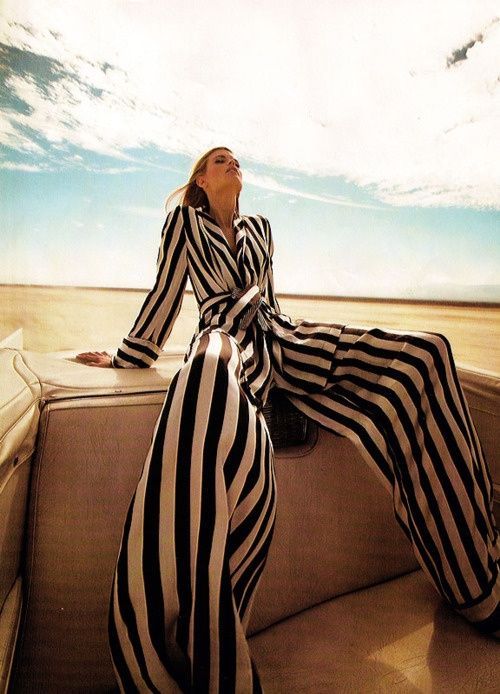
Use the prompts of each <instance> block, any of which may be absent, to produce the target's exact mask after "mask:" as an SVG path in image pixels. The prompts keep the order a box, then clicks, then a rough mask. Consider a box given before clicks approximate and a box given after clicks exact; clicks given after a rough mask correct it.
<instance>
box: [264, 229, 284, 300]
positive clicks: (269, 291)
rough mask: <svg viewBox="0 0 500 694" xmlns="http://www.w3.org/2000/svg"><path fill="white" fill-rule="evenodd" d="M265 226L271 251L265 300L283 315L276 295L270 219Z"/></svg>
mask: <svg viewBox="0 0 500 694" xmlns="http://www.w3.org/2000/svg"><path fill="white" fill-rule="evenodd" d="M264 224H265V229H266V235H267V246H268V251H269V266H268V269H267V277H266V283H265V287H264V292H265V298H266V301H267V303H268V304H269V306H270V307H271V308H272V309H274V310H275V311H276V313H281V309H280V306H279V303H278V300H277V299H276V295H275V293H274V275H273V253H274V243H273V236H272V233H271V225H270V223H269V220H268V219H265V218H264Z"/></svg>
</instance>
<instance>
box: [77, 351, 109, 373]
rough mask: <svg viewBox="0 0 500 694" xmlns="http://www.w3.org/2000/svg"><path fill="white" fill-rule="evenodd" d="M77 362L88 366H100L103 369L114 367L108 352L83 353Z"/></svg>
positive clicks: (79, 355)
mask: <svg viewBox="0 0 500 694" xmlns="http://www.w3.org/2000/svg"><path fill="white" fill-rule="evenodd" d="M76 360H77V361H80V362H82V364H87V366H100V367H101V368H103V369H105V368H109V367H112V366H113V362H112V361H111V356H110V355H109V354H108V353H107V352H82V353H81V354H77V355H76Z"/></svg>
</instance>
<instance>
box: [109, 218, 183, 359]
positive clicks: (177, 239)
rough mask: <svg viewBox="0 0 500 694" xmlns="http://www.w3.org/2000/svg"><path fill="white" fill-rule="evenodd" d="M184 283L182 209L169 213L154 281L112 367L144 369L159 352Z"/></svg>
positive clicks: (180, 301) (180, 298) (169, 327)
mask: <svg viewBox="0 0 500 694" xmlns="http://www.w3.org/2000/svg"><path fill="white" fill-rule="evenodd" d="M186 281H187V256H186V243H185V233H184V223H183V215H182V208H181V207H180V206H177V207H176V208H175V209H174V210H172V211H171V212H169V213H168V215H167V218H166V221H165V224H164V225H163V229H162V238H161V244H160V249H159V251H158V260H157V269H156V281H155V284H154V287H153V288H152V289H151V291H150V292H149V293H148V295H147V297H146V299H145V301H144V304H143V305H142V308H141V310H140V312H139V315H138V316H137V319H136V321H135V323H134V325H133V327H132V330H131V331H130V333H129V334H128V336H127V337H126V338H125V339H124V340H123V342H122V344H121V346H120V348H119V349H118V351H117V354H116V356H115V357H113V366H115V367H119V368H147V367H149V366H151V365H152V364H153V363H154V362H155V361H156V359H157V358H158V356H159V355H160V353H161V350H162V347H163V345H164V344H165V342H166V341H167V338H168V336H169V335H170V332H171V330H172V328H173V325H174V322H175V319H176V318H177V316H178V314H179V311H180V309H181V304H182V298H183V296H184V289H185V287H186Z"/></svg>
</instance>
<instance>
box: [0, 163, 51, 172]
mask: <svg viewBox="0 0 500 694" xmlns="http://www.w3.org/2000/svg"><path fill="white" fill-rule="evenodd" d="M0 169H8V170H9V171H26V172H27V173H38V172H40V171H50V170H51V169H50V168H49V167H48V166H46V165H44V164H22V163H19V162H15V161H2V162H0Z"/></svg>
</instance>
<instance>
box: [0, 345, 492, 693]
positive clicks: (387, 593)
mask: <svg viewBox="0 0 500 694" xmlns="http://www.w3.org/2000/svg"><path fill="white" fill-rule="evenodd" d="M0 354H1V355H2V358H3V359H4V362H3V363H4V365H5V368H6V369H7V371H9V370H13V371H15V372H16V373H22V374H23V379H22V380H23V381H24V383H25V384H28V383H29V386H26V387H28V390H30V393H31V395H30V397H31V400H30V402H31V404H33V403H37V402H38V400H39V399H40V398H41V414H40V421H39V423H38V430H39V436H38V442H37V447H36V457H35V460H34V462H33V465H32V477H31V498H30V514H29V523H28V535H27V553H26V557H27V561H26V567H25V571H24V574H25V575H24V579H23V580H24V587H23V594H24V616H23V621H22V624H21V630H20V631H21V635H20V639H19V641H18V646H17V658H16V670H15V675H14V677H13V684H12V690H13V691H15V692H39V691H43V692H62V691H64V692H66V691H82V692H104V691H107V690H109V689H110V688H111V687H112V686H113V684H114V679H113V673H112V669H111V664H110V660H109V656H108V650H107V633H106V616H107V607H108V598H109V591H110V582H111V577H112V573H113V568H114V562H115V558H116V554H117V551H118V545H119V541H120V534H121V528H122V525H123V521H124V516H125V513H126V509H127V506H128V503H129V499H130V496H131V494H132V491H133V489H134V487H135V484H136V482H137V479H138V477H139V475H140V472H141V468H142V463H143V460H144V458H145V455H146V451H147V448H148V446H149V443H150V440H151V435H152V430H153V426H154V422H155V420H156V417H157V415H158V413H159V410H160V407H161V404H162V402H163V400H164V397H165V392H166V389H167V387H168V383H169V381H170V378H171V375H172V373H173V372H174V371H175V369H176V368H177V367H178V365H179V363H180V357H179V355H177V356H168V355H166V356H165V357H162V358H161V359H160V360H159V363H158V368H157V369H151V370H141V371H138V370H126V371H125V370H106V369H91V368H89V367H85V366H83V365H81V364H77V363H75V362H73V361H70V360H63V359H61V358H53V357H50V356H47V355H37V354H30V353H27V352H22V353H20V352H17V351H15V350H5V352H4V353H2V352H0ZM9 378H11V380H12V383H13V385H12V387H11V388H12V392H13V393H14V392H17V391H16V388H17V390H18V391H22V392H24V390H25V387H24V386H23V388H21V386H20V385H19V383H20V381H19V382H18V381H17V380H16V378H15V377H14V376H12V375H11V376H9ZM467 379H468V380H467ZM10 382H11V381H9V383H10ZM464 382H466V383H467V384H468V385H467V388H468V390H469V392H470V393H471V395H472V396H473V397H472V401H471V404H472V413H473V416H474V418H475V419H476V422H477V424H478V428H479V429H480V430H481V429H484V431H481V434H482V435H483V436H486V448H487V450H488V452H489V453H490V454H491V455H492V456H493V466H494V469H495V474H496V475H498V471H499V470H500V466H499V465H498V450H499V447H498V436H499V433H498V426H497V423H498V417H499V412H498V399H499V394H498V383H499V381H498V379H497V378H495V377H493V376H488V377H487V376H485V375H479V376H478V375H477V374H474V373H472V372H471V373H467V374H465V375H464ZM483 386H484V390H481V388H482V387H483ZM9 387H10V386H9ZM7 400H8V398H7ZM28 400H29V398H28V397H26V403H27V404H26V407H25V408H24V409H25V410H27V411H31V410H30V407H31V405H28ZM35 409H36V408H35ZM23 412H24V410H23V408H22V407H19V408H18V410H16V411H15V416H14V415H12V417H11V415H10V411H9V415H8V416H9V417H11V418H13V419H16V418H17V419H16V421H18V420H20V419H22V413H23ZM478 417H479V419H480V421H478V420H477V418H478ZM483 418H484V419H483ZM2 421H3V420H2ZM5 421H6V420H5ZM33 421H34V422H35V424H36V417H34V419H33ZM495 422H496V423H495ZM30 426H31V427H32V426H33V424H32V425H30ZM7 429H8V430H9V431H10V428H9V426H6V430H7ZM2 431H3V430H2ZM23 431H24V430H23ZM27 431H29V432H30V434H29V436H27V435H23V436H24V438H23V436H21V435H20V438H19V441H18V447H19V449H21V448H22V447H23V446H24V449H25V450H28V449H29V446H27V444H26V443H24V442H25V441H26V440H27V439H28V438H29V437H30V436H31V445H33V440H32V439H33V435H32V429H31V428H30V427H28V428H27ZM495 432H496V433H495ZM495 437H496V439H495ZM21 438H22V441H21ZM15 448H16V445H14V446H13V447H12V450H14V449H15ZM491 455H490V463H491ZM25 468H26V470H27V469H28V465H25ZM276 474H277V480H278V515H277V523H276V530H275V535H274V539H273V543H272V546H271V550H270V554H269V559H268V563H267V566H266V570H265V572H264V577H263V580H262V583H261V586H260V589H259V591H258V594H257V598H256V601H255V605H254V612H253V617H252V621H251V628H250V631H251V633H255V632H256V631H259V630H264V631H260V633H258V634H257V635H256V636H254V637H253V638H252V644H254V645H255V652H256V654H257V660H258V663H259V666H260V667H261V669H262V671H263V678H264V682H265V683H268V684H269V691H276V692H278V691H280V692H285V691H286V692H288V691H290V692H292V691H297V692H299V691H303V692H311V691H325V692H326V691H342V690H343V691H353V689H350V688H349V687H346V688H345V689H342V687H343V685H342V684H341V680H342V676H343V675H342V672H344V670H345V672H346V673H347V671H348V670H349V669H350V670H351V671H352V673H354V672H355V671H356V670H357V668H364V669H363V673H364V674H362V675H361V674H360V677H362V680H360V681H363V682H364V681H365V680H366V682H367V683H368V682H370V681H371V682H372V683H376V682H379V680H380V677H379V676H380V673H381V672H386V670H383V668H381V666H380V663H379V661H378V660H377V661H376V666H373V663H372V662H371V660H370V659H369V658H368V655H369V654H368V653H365V656H366V657H365V656H364V658H365V660H363V659H361V658H360V657H359V654H360V653H361V652H362V651H363V649H365V650H366V649H373V651H374V652H375V651H377V649H379V650H380V652H381V653H382V656H380V657H381V658H384V657H385V654H386V651H387V649H389V651H390V652H391V654H392V655H391V658H393V660H390V661H387V662H388V663H389V665H388V668H389V669H391V668H392V669H391V670H390V671H391V672H392V671H393V670H394V668H395V667H396V666H395V663H396V661H397V659H398V657H399V656H398V652H397V650H398V645H397V644H398V643H399V640H400V639H401V638H403V637H404V638H405V639H410V640H409V641H408V644H409V646H408V648H410V647H412V646H411V644H412V643H413V641H412V640H411V639H412V638H413V637H411V635H412V634H413V632H414V631H416V630H417V627H418V629H420V628H423V627H424V625H425V629H426V631H425V634H424V635H423V637H422V639H421V638H420V637H419V636H418V634H417V636H415V639H416V641H415V643H417V642H418V643H419V644H420V646H419V648H421V652H422V653H424V652H425V653H427V652H428V649H429V648H430V645H429V639H430V636H429V634H430V630H431V626H429V625H431V624H432V617H433V611H434V610H435V609H436V605H437V604H438V602H436V601H437V600H438V599H437V596H436V597H433V596H432V592H431V594H430V595H431V596H432V597H429V590H430V591H432V589H428V588H427V587H426V586H425V587H423V588H422V586H421V578H420V572H418V573H417V574H412V576H413V578H411V581H417V583H416V584H415V585H416V586H417V588H415V589H414V584H413V583H412V582H410V583H405V581H408V580H410V578H409V577H406V578H403V579H395V580H393V581H390V582H389V583H384V584H383V586H378V587H377V588H370V589H368V590H367V591H365V592H363V593H351V594H350V595H349V596H346V597H344V598H340V599H339V598H338V597H336V596H340V595H342V594H345V593H349V592H350V591H354V590H356V589H359V588H363V587H366V586H370V585H373V584H377V583H380V582H383V581H386V580H387V579H391V578H392V577H395V576H398V575H401V574H404V573H405V572H408V571H410V570H413V569H414V568H415V566H416V562H415V560H414V558H413V556H412V555H411V553H410V551H409V548H408V546H407V543H406V539H405V538H404V536H403V534H402V532H401V530H400V529H399V527H398V526H397V524H396V523H395V521H394V518H393V514H392V509H391V503H390V498H389V495H388V494H387V493H386V491H385V490H384V489H383V488H382V486H381V485H380V484H379V483H378V481H377V479H376V477H375V475H374V474H373V473H372V472H371V471H370V470H369V468H368V467H367V466H366V465H365V464H364V463H363V462H362V461H361V459H360V457H359V455H358V454H357V452H356V450H355V449H354V447H353V446H352V444H350V443H349V442H348V441H347V440H346V439H343V438H340V437H336V436H333V435H332V434H329V433H327V432H325V431H324V430H318V429H317V428H316V427H314V426H313V427H311V431H310V438H309V440H308V441H307V442H306V444H304V445H302V446H300V447H296V448H293V449H292V448H291V449H282V450H278V451H277V454H276ZM498 481H499V480H498V476H497V482H498ZM23 484H24V488H25V487H26V485H27V477H26V479H24V478H23ZM497 491H498V490H497ZM2 494H3V492H2ZM21 496H22V494H21ZM10 497H11V498H13V497H16V494H10ZM0 500H1V499H0ZM19 508H21V509H22V508H23V506H22V504H19ZM18 513H19V512H18ZM21 516H22V513H21ZM14 522H15V523H16V524H17V526H18V529H17V531H15V532H17V534H18V535H19V532H20V531H22V523H21V517H18V518H17V519H15V520H14ZM16 542H17V543H18V541H16ZM2 543H3V544H2V548H1V550H2V553H3V552H4V547H5V546H7V545H6V544H5V540H2ZM2 556H3V554H2ZM16 566H17V565H16ZM14 578H15V576H14ZM11 579H12V584H11V586H12V585H13V582H14V579H13V578H12V571H11V574H10V578H9V581H10V580H11ZM16 585H18V584H16ZM405 586H410V587H409V588H408V589H407V588H405ZM377 591H378V592H377ZM380 591H382V593H381V592H380ZM422 591H423V592H422ZM18 592H19V591H18ZM13 595H14V593H13ZM371 596H373V598H372V597H371ZM377 596H379V597H377ZM402 596H403V597H404V601H405V603H406V605H404V604H403V602H401V600H402ZM422 596H423V597H422ZM332 598H336V599H334V600H332ZM346 600H347V601H349V600H350V601H351V602H345V601H346ZM398 600H399V602H397V601H398ZM324 601H326V602H325V604H324V605H323V606H322V607H321V608H315V609H314V610H311V609H310V608H311V606H313V605H316V604H318V603H320V602H324ZM393 603H394V605H393ZM396 604H397V605H399V607H398V608H397V609H396ZM11 605H12V599H11V601H10V603H9V606H11ZM346 605H347V607H346ZM349 605H351V607H349ZM5 607H6V606H5V605H4V609H2V613H1V614H0V618H1V619H2V620H4V623H5V624H6V625H7V623H8V625H10V627H8V625H7V627H8V628H9V629H10V633H12V632H13V631H15V626H14V625H15V615H16V610H15V609H14V610H13V609H12V607H10V611H8V612H6V609H5ZM307 608H309V609H307ZM17 609H18V608H17ZM301 610H305V611H304V612H301V614H300V615H299V616H296V617H293V618H292V619H291V620H286V621H284V622H281V623H280V624H279V626H276V627H272V628H266V627H268V626H269V625H270V624H272V623H274V622H277V621H279V620H282V619H283V618H285V617H287V616H289V615H293V614H296V613H298V612H300V611H301ZM377 610H378V612H377ZM398 610H399V611H398ZM370 614H373V619H371V618H370V620H369V623H370V627H369V629H370V633H369V639H368V641H366V640H365V641H362V640H361V641H359V643H358V639H359V633H360V630H361V632H363V633H364V631H366V629H367V628H368V627H367V626H366V619H367V615H370ZM442 614H444V615H445V617H444V621H445V623H446V625H447V626H446V629H445V630H444V632H443V633H444V634H445V636H444V638H450V639H451V641H452V644H453V643H455V641H456V640H457V639H459V638H460V636H457V634H460V633H462V632H461V630H463V628H466V630H467V631H466V633H467V638H469V639H470V643H471V644H473V645H474V648H476V647H477V648H479V646H480V644H483V643H484V642H485V641H486V640H485V639H482V638H481V637H479V636H476V635H475V634H474V633H473V632H472V630H471V629H469V627H468V626H467V625H466V624H465V623H463V624H462V622H461V620H460V619H459V618H455V617H454V616H453V615H451V616H450V615H448V613H447V612H446V611H445V612H442ZM446 615H448V616H446ZM4 617H5V619H4ZM297 620H298V621H297ZM363 620H364V621H363ZM1 624H2V622H1V621H0V625H1ZM290 624H292V625H293V624H297V625H299V626H297V629H295V627H294V626H291V627H290ZM416 625H417V626H416ZM7 627H6V628H7ZM281 630H283V631H282V632H281ZM363 630H364V631H363ZM448 630H449V632H450V633H449V634H448ZM0 633H3V632H2V631H0ZM280 633H282V634H283V636H281V635H280ZM306 633H307V634H308V637H307V638H310V635H311V634H312V635H313V636H312V637H311V638H312V641H311V644H312V645H306V644H305V643H303V642H302V641H303V639H302V641H301V638H300V634H302V635H305V634H306ZM294 634H296V635H297V640H296V641H293V638H294ZM410 637H411V638H410ZM363 638H364V637H363ZM426 639H427V641H426ZM281 642H282V643H281ZM287 643H289V644H290V646H289V649H288V651H286V650H284V649H283V648H281V645H283V646H284V645H285V644H287ZM339 643H341V644H343V647H344V650H343V651H342V650H341V653H343V655H341V656H337V654H336V649H338V648H339ZM293 644H295V645H293ZM349 644H350V645H349ZM405 644H406V641H405ZM426 644H427V645H426ZM252 647H254V646H252ZM442 647H443V648H444V646H442ZM405 648H406V646H405ZM304 649H305V650H304ZM311 649H312V650H311ZM357 649H358V650H357ZM391 649H392V650H391ZM422 649H423V650H422ZM426 649H427V650H426ZM377 652H378V651H377ZM406 652H407V651H405V650H404V649H403V650H402V653H406ZM419 652H420V651H419ZM278 653H281V656H280V657H281V658H282V661H281V660H280V662H279V663H277V662H276V660H277V659H279V658H278V656H277V655H276V657H275V654H278ZM303 653H306V654H308V655H307V658H305V660H304V659H303ZM315 653H317V654H318V657H317V660H316V661H315V660H314V658H315V657H316V656H315V655H314V654H315ZM370 653H371V651H370ZM488 653H489V651H485V654H486V655H485V661H484V662H485V667H486V663H487V662H489V661H488V658H489V656H488ZM338 657H341V658H343V659H344V660H343V661H342V660H340V661H339V662H342V663H343V664H342V667H341V668H340V670H339V668H336V667H334V665H335V662H337V658H338ZM419 657H420V656H419ZM377 658H378V656H377ZM422 658H423V656H422ZM365 661H366V663H365ZM380 662H382V661H380ZM383 662H384V663H385V661H383ZM0 663H1V660H0ZM377 663H378V664H377ZM418 663H419V664H418V667H419V668H421V669H423V670H424V671H426V670H428V669H429V668H430V665H429V664H428V663H426V662H425V660H419V661H418ZM365 665H366V667H365ZM490 665H491V662H490ZM405 667H406V669H407V670H408V671H409V670H411V666H410V665H408V663H407V665H406V666H405ZM415 667H417V666H415ZM495 668H497V664H496V663H495V666H494V668H493V669H491V668H490V670H491V672H493V671H495V672H498V668H497V669H496V670H495ZM323 671H324V680H323V679H322V677H323V675H322V674H321V673H322V672H323ZM339 673H340V674H339ZM360 673H361V670H360ZM370 673H371V674H370ZM372 675H373V677H372ZM405 676H406V675H405ZM427 676H430V675H428V674H425V673H424V674H423V675H422V677H427ZM335 677H336V678H337V679H336V680H335ZM352 677H354V675H352ZM370 677H372V679H371V680H370ZM377 677H379V679H377ZM294 678H295V679H294ZM332 678H333V679H332ZM339 678H340V679H339ZM323 681H324V683H325V687H324V688H323V689H321V688H319V689H316V686H320V685H321V682H323ZM335 681H336V682H338V683H340V684H339V685H338V686H339V688H338V689H337V688H334V689H332V688H328V687H329V686H330V683H332V682H335ZM348 681H351V682H354V681H355V680H354V679H351V680H349V679H346V682H348ZM380 681H382V680H380ZM387 681H389V680H387ZM409 681H410V682H411V681H412V680H411V678H409ZM422 681H423V680H422ZM288 682H290V683H292V682H293V683H294V684H293V687H292V686H291V684H290V686H291V688H289V687H288V684H287V683H288ZM321 686H322V685H321ZM367 686H368V685H367ZM377 686H378V685H377ZM273 687H274V689H273ZM356 691H361V689H359V690H356ZM365 691H370V689H366V690H365ZM371 691H377V690H376V689H372V690H371ZM401 691H403V690H401ZM404 691H411V689H406V690H404Z"/></svg>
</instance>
